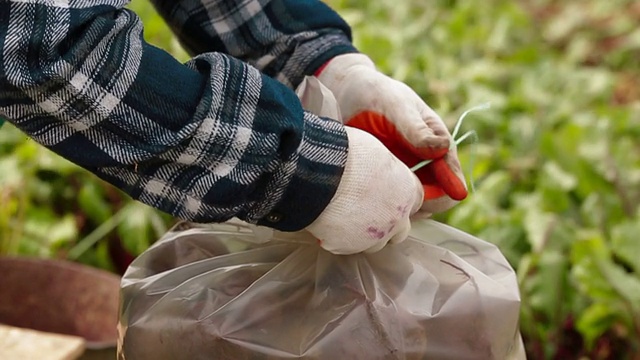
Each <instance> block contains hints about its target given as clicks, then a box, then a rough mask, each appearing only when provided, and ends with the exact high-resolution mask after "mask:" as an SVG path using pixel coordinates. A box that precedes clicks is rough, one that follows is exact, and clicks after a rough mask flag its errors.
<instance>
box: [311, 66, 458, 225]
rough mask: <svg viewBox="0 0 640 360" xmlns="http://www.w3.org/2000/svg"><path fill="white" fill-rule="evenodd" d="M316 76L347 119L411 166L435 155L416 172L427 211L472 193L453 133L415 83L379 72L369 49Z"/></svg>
mask: <svg viewBox="0 0 640 360" xmlns="http://www.w3.org/2000/svg"><path fill="white" fill-rule="evenodd" d="M316 76H317V78H318V79H319V80H320V82H321V83H322V84H323V85H324V86H326V87H327V88H328V89H329V90H330V91H331V92H332V93H333V95H334V97H335V98H336V100H337V102H338V105H339V107H340V112H341V115H342V119H343V121H344V124H346V125H349V126H353V127H357V128H359V129H362V130H365V131H366V132H368V133H370V134H372V135H374V136H375V137H376V138H378V139H379V140H380V141H381V142H382V143H383V144H384V145H385V146H386V147H387V148H388V149H389V150H390V151H391V152H392V153H393V154H394V155H396V156H397V157H398V158H399V159H400V160H401V161H402V162H404V163H405V164H406V165H407V166H410V167H411V166H414V165H416V164H418V163H419V162H421V161H423V160H426V159H433V161H432V162H431V163H430V164H429V165H427V166H425V167H423V168H421V169H420V170H418V171H417V172H416V175H417V176H418V178H419V179H420V181H421V182H422V184H423V187H424V196H425V198H424V199H425V202H424V205H423V206H422V211H423V212H425V213H428V214H427V215H430V214H432V213H434V212H442V211H445V210H447V209H449V208H451V207H452V206H454V205H455V204H456V203H457V202H458V201H459V200H462V199H464V198H466V196H467V187H466V184H465V180H464V175H463V174H462V170H461V168H460V162H459V160H458V156H457V152H456V149H455V146H451V145H452V142H453V140H452V139H451V135H450V133H449V131H448V129H447V127H446V125H445V124H444V122H443V121H442V119H441V118H440V117H439V116H438V115H437V114H436V113H435V112H434V111H433V110H432V109H431V108H430V107H429V106H428V105H427V104H425V103H424V101H422V99H420V97H419V96H418V95H417V94H416V93H415V92H414V91H413V90H412V89H411V88H409V87H408V86H407V85H405V84H403V83H401V82H399V81H397V80H394V79H392V78H390V77H388V76H386V75H384V74H382V73H380V72H379V71H377V70H376V68H375V65H374V64H373V62H372V61H371V59H369V57H367V56H366V55H363V54H345V55H339V56H336V57H335V58H333V59H332V60H330V61H329V62H328V63H327V64H326V65H325V66H324V67H323V68H321V69H320V71H318V72H316Z"/></svg>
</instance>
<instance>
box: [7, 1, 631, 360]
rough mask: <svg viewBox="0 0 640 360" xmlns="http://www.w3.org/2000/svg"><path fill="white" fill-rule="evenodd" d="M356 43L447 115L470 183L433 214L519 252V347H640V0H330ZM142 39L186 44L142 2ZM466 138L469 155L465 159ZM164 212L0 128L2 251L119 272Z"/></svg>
mask: <svg viewBox="0 0 640 360" xmlns="http://www.w3.org/2000/svg"><path fill="white" fill-rule="evenodd" d="M328 3H329V4H330V5H331V6H332V7H334V8H335V9H336V10H338V12H339V13H340V14H341V15H343V16H344V17H345V19H346V20H347V21H348V22H349V23H350V24H351V25H352V26H353V30H354V35H355V43H356V45H357V46H358V47H359V48H360V49H361V51H363V52H364V53H367V54H368V55H370V56H371V57H372V58H373V59H374V60H375V61H376V63H377V64H378V66H379V68H380V69H381V70H382V71H384V72H385V73H387V74H389V75H391V76H393V77H394V78H396V79H399V80H402V81H405V82H406V83H407V84H409V85H410V86H412V87H413V88H414V89H415V90H416V91H417V92H418V93H419V94H420V95H421V96H423V98H424V99H425V100H426V101H427V102H428V103H429V104H430V105H431V106H432V107H433V108H434V109H436V111H438V112H439V113H440V114H441V115H442V116H443V117H444V118H445V119H446V121H447V122H448V123H449V124H450V125H453V122H454V121H455V120H456V119H457V118H458V116H459V115H460V114H461V113H462V112H463V111H464V110H466V109H469V108H470V107H472V106H475V105H478V104H481V103H485V102H490V103H491V109H490V110H488V111H483V112H476V113H473V114H472V115H470V116H469V117H468V118H467V121H466V124H465V128H467V130H469V129H475V130H476V131H477V132H478V135H479V139H480V141H479V142H478V143H477V144H476V145H475V146H474V147H468V146H464V147H462V148H461V149H460V156H461V161H462V163H463V166H465V167H468V171H467V173H468V174H469V175H472V178H473V180H474V184H475V191H474V192H473V193H472V194H471V196H470V197H469V198H468V199H467V200H465V201H464V202H462V203H461V204H459V205H458V206H457V207H456V208H454V209H453V210H452V211H450V212H449V213H447V214H442V215H439V216H438V217H437V219H438V220H441V221H444V222H446V223H449V224H451V225H453V226H455V227H458V228H460V229H462V230H464V231H467V232H469V233H471V234H474V235H476V236H478V237H480V238H483V239H485V240H487V241H490V242H493V243H495V244H497V245H499V246H500V248H501V249H502V251H503V253H504V254H505V256H506V257H507V258H508V260H509V261H510V263H511V264H512V265H513V266H514V268H516V269H517V272H518V278H519V282H520V286H521V292H522V298H523V304H522V317H521V329H522V333H523V335H524V337H525V341H526V346H527V352H528V355H529V358H530V359H579V358H589V359H640V348H639V346H640V261H638V255H640V239H639V236H640V211H639V209H638V203H639V202H640V141H639V140H640V111H639V110H640V65H639V64H640V62H639V59H640V27H639V26H638V25H639V24H640V3H638V2H637V1H632V0H582V1H580V0H569V1H553V0H520V1H509V0H485V1H461V0H460V1H455V0H430V1H425V0H376V1H367V0H331V1H328ZM131 8H132V9H133V10H135V11H136V12H137V13H138V14H139V15H140V17H141V18H142V19H143V21H144V23H145V29H146V31H145V38H146V39H147V40H148V41H149V42H151V43H152V44H155V45H157V46H159V47H161V48H163V49H165V50H167V51H169V52H170V53H172V54H173V55H174V56H176V57H177V58H178V59H180V60H182V61H185V60H187V59H188V56H187V55H186V54H185V52H184V51H183V50H182V49H181V48H180V46H179V45H178V44H177V42H176V41H175V39H174V38H173V37H172V36H171V34H170V32H169V31H168V30H167V28H166V26H165V24H164V22H163V21H162V19H161V18H159V17H158V16H157V14H156V13H155V12H154V10H153V8H152V7H151V6H150V5H149V3H148V2H144V1H139V0H138V1H135V2H133V3H132V4H131ZM472 155H473V159H472ZM173 222H174V220H173V219H172V218H171V217H169V216H166V215H164V214H161V213H159V212H157V211H155V210H153V209H151V208H149V207H147V206H145V205H142V204H139V203H136V202H133V201H131V200H130V199H128V198H126V197H125V196H123V195H122V194H121V193H120V192H119V191H118V190H116V189H114V188H112V187H111V186H109V185H107V184H105V183H103V182H101V181H99V180H98V179H97V178H95V177H94V176H92V175H90V174H88V173H87V172H85V171H84V170H82V169H79V168H78V167H76V166H75V165H73V164H71V163H69V162H67V161H66V160H64V159H61V158H59V157H57V156H56V155H54V154H52V153H51V152H49V151H47V150H45V149H43V148H42V147H40V146H38V145H37V144H35V143H34V142H33V141H30V140H28V139H26V138H25V136H24V135H23V134H21V133H20V132H18V131H17V130H16V129H15V128H13V127H12V126H11V125H9V124H6V125H5V126H4V127H3V128H2V131H0V253H2V254H11V255H15V254H19V255H28V256H40V257H55V258H67V259H71V260H75V261H79V262H82V263H85V264H90V265H92V266H97V267H101V268H105V269H108V270H111V271H115V272H122V271H123V270H124V268H125V267H126V265H127V264H128V261H130V260H131V258H132V256H135V255H137V254H139V253H140V252H142V251H143V250H144V249H146V248H147V247H148V246H149V244H151V243H152V242H153V241H154V239H157V238H158V237H159V236H160V235H161V234H162V233H163V232H164V231H166V229H167V227H168V226H170V225H171V224H172V223H173Z"/></svg>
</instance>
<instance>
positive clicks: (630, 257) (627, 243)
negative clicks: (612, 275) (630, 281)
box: [611, 219, 640, 276]
mask: <svg viewBox="0 0 640 360" xmlns="http://www.w3.org/2000/svg"><path fill="white" fill-rule="evenodd" d="M639 235H640V219H635V220H633V221H627V222H623V223H620V224H618V225H616V226H615V227H614V228H613V229H612V230H611V247H612V249H613V252H614V254H616V255H617V256H618V257H619V258H620V259H622V260H623V261H624V262H625V264H626V265H627V266H630V267H631V268H632V269H633V271H634V273H635V274H636V276H640V261H638V256H639V255H640V241H639V240H638V236H639Z"/></svg>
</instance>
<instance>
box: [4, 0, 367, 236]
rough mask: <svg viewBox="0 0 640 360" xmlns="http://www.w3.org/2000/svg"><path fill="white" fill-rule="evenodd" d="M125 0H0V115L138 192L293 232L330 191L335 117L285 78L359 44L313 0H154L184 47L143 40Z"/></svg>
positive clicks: (192, 212) (176, 208) (338, 141)
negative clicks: (314, 107)
mask: <svg viewBox="0 0 640 360" xmlns="http://www.w3.org/2000/svg"><path fill="white" fill-rule="evenodd" d="M127 2H128V1H127V0H0V49H1V51H0V117H4V118H6V119H7V120H8V121H9V122H11V123H13V124H14V125H15V126H17V127H18V128H20V129H21V130H22V131H24V132H25V133H26V134H28V135H29V136H30V137H31V138H33V139H34V140H36V141H37V142H39V143H40V144H42V145H44V146H46V147H48V148H49V149H51V150H52V151H54V152H56V153H58V154H60V155H61V156H63V157H65V158H67V159H69V160H71V161H73V162H74V163H76V164H78V165H80V166H82V167H84V168H86V169H88V170H89V171H91V172H93V173H95V174H96V175H98V176H99V177H101V178H102V179H104V180H106V181H108V182H109V183H111V184H113V185H115V186H117V187H118V188H120V189H122V190H123V191H125V192H126V193H128V194H129V195H130V196H132V197H133V198H134V199H137V200H139V201H142V202H144V203H146V204H149V205H151V206H153V207H155V208H158V209H160V210H163V211H165V212H168V213H170V214H172V215H174V216H176V217H179V218H183V219H187V220H191V221H197V222H219V221H224V220H227V219H229V218H231V217H234V216H235V217H238V218H241V219H243V220H246V221H248V222H251V223H257V224H260V225H266V226H270V227H273V228H276V229H280V230H285V231H291V230H298V229H301V228H303V227H304V226H306V225H308V224H309V223H310V222H312V221H313V220H314V219H315V218H316V217H317V216H318V215H319V214H320V212H321V211H322V210H323V209H324V208H325V207H326V205H327V204H328V203H329V201H330V199H331V197H332V196H333V194H334V193H335V190H336V188H337V186H338V183H339V181H340V178H341V175H342V171H343V169H344V164H345V161H346V153H347V138H346V133H345V131H344V128H343V127H342V125H341V124H339V123H338V122H336V121H333V120H329V119H323V118H319V117H317V116H315V115H313V114H311V113H308V112H305V111H303V109H302V108H301V105H300V102H299V100H298V98H297V97H296V95H295V93H294V92H293V91H292V88H295V86H297V85H298V84H299V83H300V81H301V80H302V78H303V77H304V75H306V74H311V73H313V71H314V70H316V69H317V68H318V67H319V66H321V65H322V64H323V63H324V62H326V61H327V60H328V59H330V58H332V57H333V56H335V55H338V54H342V53H347V52H355V51H356V50H355V49H354V48H353V46H352V45H351V42H350V29H349V27H348V25H347V24H346V23H345V22H344V21H343V20H342V19H341V18H340V17H339V16H338V15H337V14H336V13H335V12H333V11H332V10H330V9H329V8H328V7H327V6H326V5H324V4H323V3H321V2H320V1H319V0H243V1H240V0H156V1H155V2H154V5H155V6H156V9H158V11H159V12H160V14H162V16H163V17H164V18H165V19H166V21H167V23H168V24H169V25H170V26H171V28H172V29H173V31H174V32H175V33H176V34H177V36H178V38H179V39H180V41H181V42H182V43H183V44H184V46H185V48H186V49H187V50H188V51H189V52H190V53H191V54H192V55H194V57H193V58H192V59H191V60H190V61H189V62H188V63H186V64H180V63H178V62H177V61H176V60H175V59H174V58H172V57H171V56H170V55H168V54H167V53H166V52H164V51H162V50H160V49H158V48H155V47H153V46H151V45H149V44H147V43H145V42H144V40H143V37H142V23H141V22H140V20H139V19H138V17H137V16H136V15H135V14H133V13H132V12H131V11H129V10H127V9H124V7H125V6H126V4H127Z"/></svg>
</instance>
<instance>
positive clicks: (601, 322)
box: [576, 303, 620, 349]
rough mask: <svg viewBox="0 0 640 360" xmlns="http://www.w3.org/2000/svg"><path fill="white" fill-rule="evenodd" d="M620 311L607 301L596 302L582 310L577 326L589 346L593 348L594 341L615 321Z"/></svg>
mask: <svg viewBox="0 0 640 360" xmlns="http://www.w3.org/2000/svg"><path fill="white" fill-rule="evenodd" d="M619 317H620V313H619V311H618V310H617V309H615V308H614V307H612V306H611V305H610V304H607V303H595V304H592V305H591V306H589V307H588V308H587V309H586V310H584V311H583V312H582V314H581V315H580V317H579V318H578V320H577V322H576V328H577V329H578V331H580V333H581V334H582V336H584V340H585V342H586V343H587V348H588V349H591V348H593V345H594V342H595V340H596V339H597V338H599V337H600V336H601V335H602V334H604V333H605V332H606V331H607V330H609V329H610V328H611V327H612V326H613V325H614V324H615V323H617V322H618V319H619Z"/></svg>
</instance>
